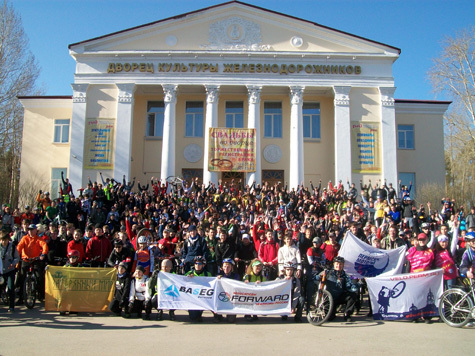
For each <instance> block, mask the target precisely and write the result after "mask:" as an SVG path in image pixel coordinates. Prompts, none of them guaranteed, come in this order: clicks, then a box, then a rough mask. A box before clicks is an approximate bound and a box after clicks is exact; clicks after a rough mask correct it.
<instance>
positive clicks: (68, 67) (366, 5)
mask: <svg viewBox="0 0 475 356" xmlns="http://www.w3.org/2000/svg"><path fill="white" fill-rule="evenodd" d="M11 2H12V4H13V7H14V8H15V10H16V11H17V13H18V14H19V15H20V16H21V18H22V21H23V26H24V29H25V32H26V34H27V36H28V38H29V41H30V49H31V51H32V52H33V54H34V55H35V57H36V59H37V60H38V62H39V65H40V67H41V76H40V78H39V84H40V85H41V86H43V87H44V89H45V94H46V95H71V94H72V90H71V83H73V80H74V78H73V74H74V69H75V67H74V60H73V59H72V57H71V56H70V55H69V51H68V45H70V44H72V43H76V42H80V41H84V40H88V39H91V38H94V37H98V36H102V35H105V34H109V33H112V32H116V31H120V30H124V29H127V28H131V27H135V26H139V25H143V24H146V23H150V22H154V21H158V20H161V19H164V18H167V17H170V16H175V15H180V14H183V13H186V12H189V11H194V10H198V9H201V8H205V7H208V6H212V5H216V4H220V3H223V2H226V1H214V0H209V1H208V0H171V1H170V0H166V1H165V0H11ZM243 2H247V3H249V4H252V5H256V6H260V7H263V8H267V9H270V10H273V11H277V12H282V13H285V14H288V15H291V16H295V17H299V18H302V19H305V20H309V21H313V22H316V23H319V24H321V25H324V26H328V27H332V28H335V29H337V30H341V31H345V32H349V33H352V34H355V35H358V36H362V37H365V38H368V39H370V40H373V41H377V42H382V43H385V44H388V45H391V46H394V47H398V48H400V49H401V50H402V52H401V56H400V58H399V59H398V60H397V61H396V63H395V64H394V78H395V82H396V87H397V90H396V94H395V97H396V98H398V99H421V100H433V99H437V100H448V99H449V98H445V97H441V96H438V97H436V96H435V95H434V94H433V93H432V89H431V86H430V83H429V82H428V80H427V71H428V69H429V68H430V66H431V64H432V59H433V58H435V57H437V56H438V55H439V54H440V50H441V40H442V39H443V38H444V37H446V36H454V35H455V34H456V33H457V32H458V31H460V30H462V29H464V28H467V27H469V26H470V25H474V24H475V1H473V0H431V1H429V0H411V1H410V0H261V1H254V0H248V1H243Z"/></svg>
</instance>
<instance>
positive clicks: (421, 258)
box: [406, 232, 434, 273]
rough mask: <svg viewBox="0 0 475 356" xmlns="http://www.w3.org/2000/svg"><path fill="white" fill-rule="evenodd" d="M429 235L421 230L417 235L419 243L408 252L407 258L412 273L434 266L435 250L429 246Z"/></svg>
mask: <svg viewBox="0 0 475 356" xmlns="http://www.w3.org/2000/svg"><path fill="white" fill-rule="evenodd" d="M428 242H429V237H428V236H427V235H426V234H424V233H423V232H421V233H420V234H419V235H417V245H416V246H413V247H411V248H410V249H409V251H408V252H407V256H406V258H407V260H408V262H409V264H410V266H411V270H410V272H411V273H416V272H422V271H428V270H430V269H431V268H432V262H433V261H434V252H433V251H432V250H431V249H430V248H429V247H428V246H427V243H428Z"/></svg>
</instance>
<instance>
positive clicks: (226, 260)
mask: <svg viewBox="0 0 475 356" xmlns="http://www.w3.org/2000/svg"><path fill="white" fill-rule="evenodd" d="M223 263H230V264H232V265H234V261H233V259H232V258H225V259H223Z"/></svg>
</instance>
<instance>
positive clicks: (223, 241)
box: [215, 229, 236, 266]
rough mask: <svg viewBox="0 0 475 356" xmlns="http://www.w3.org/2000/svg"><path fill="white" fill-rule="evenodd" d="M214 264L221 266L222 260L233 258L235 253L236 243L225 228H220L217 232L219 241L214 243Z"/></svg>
mask: <svg viewBox="0 0 475 356" xmlns="http://www.w3.org/2000/svg"><path fill="white" fill-rule="evenodd" d="M215 251H216V264H217V265H218V266H221V265H222V264H223V260H224V259H226V258H234V254H235V253H236V244H235V242H234V240H233V238H232V237H231V236H228V233H227V232H226V230H225V229H222V230H221V232H220V234H219V241H218V242H217V243H216V249H215Z"/></svg>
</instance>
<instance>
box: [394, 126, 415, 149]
mask: <svg viewBox="0 0 475 356" xmlns="http://www.w3.org/2000/svg"><path fill="white" fill-rule="evenodd" d="M397 148H399V149H402V150H413V149H414V125H397Z"/></svg>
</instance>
